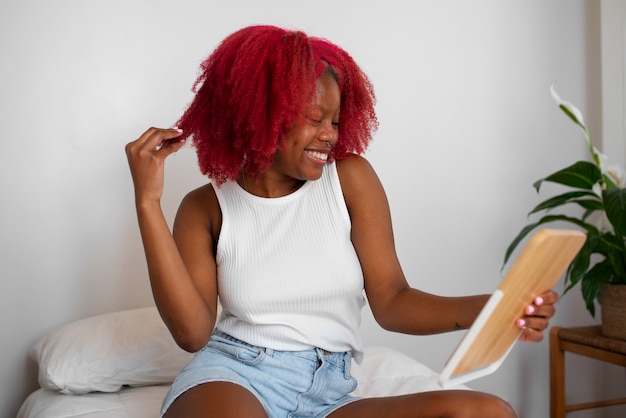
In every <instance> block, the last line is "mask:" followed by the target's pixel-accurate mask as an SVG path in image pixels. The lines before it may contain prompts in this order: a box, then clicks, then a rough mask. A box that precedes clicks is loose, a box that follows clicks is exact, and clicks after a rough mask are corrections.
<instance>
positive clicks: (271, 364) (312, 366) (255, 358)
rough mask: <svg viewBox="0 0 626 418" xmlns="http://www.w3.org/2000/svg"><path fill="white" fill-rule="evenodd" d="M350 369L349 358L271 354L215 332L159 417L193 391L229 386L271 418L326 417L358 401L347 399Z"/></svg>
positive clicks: (327, 354)
mask: <svg viewBox="0 0 626 418" xmlns="http://www.w3.org/2000/svg"><path fill="white" fill-rule="evenodd" d="M351 364H352V356H351V354H350V353H330V352H327V351H324V350H321V349H319V348H314V349H310V350H306V351H275V350H272V349H269V348H262V347H256V346H253V345H250V344H247V343H245V342H243V341H240V340H238V339H236V338H233V337H231V336H230V335H227V334H224V333H222V332H219V331H216V332H214V333H213V335H212V336H211V339H210V341H209V343H208V344H207V345H206V346H205V347H204V348H203V349H202V350H200V351H198V352H197V353H196V355H195V356H194V358H193V359H192V360H191V361H190V362H189V364H187V366H185V368H184V369H183V370H182V371H181V372H180V374H179V375H178V377H176V379H175V380H174V382H173V383H172V386H171V387H170V389H169V391H168V393H167V395H165V399H164V400H163V406H162V407H161V416H163V415H164V414H165V412H166V411H167V409H168V408H169V407H170V406H171V405H172V403H173V402H174V400H175V399H176V398H177V397H178V396H180V395H182V394H183V393H184V392H185V391H187V390H189V389H191V388H193V387H194V386H198V385H200V384H203V383H208V382H230V383H235V384H238V385H241V386H243V387H245V388H246V389H248V390H249V391H250V392H252V393H253V394H254V395H255V396H256V397H257V399H258V400H259V401H260V402H261V404H262V405H263V407H264V408H265V412H266V413H267V416H268V417H269V418H304V417H307V418H310V417H319V418H321V417H326V416H327V415H329V414H330V413H331V412H333V411H335V410H337V409H338V408H340V407H342V406H344V405H346V404H348V403H350V402H353V401H355V400H358V399H359V398H358V397H355V396H351V395H350V393H351V392H352V391H354V390H355V389H356V385H357V382H356V379H354V378H353V377H352V376H351V375H350V366H351ZM210 403H211V401H210V400H207V405H210Z"/></svg>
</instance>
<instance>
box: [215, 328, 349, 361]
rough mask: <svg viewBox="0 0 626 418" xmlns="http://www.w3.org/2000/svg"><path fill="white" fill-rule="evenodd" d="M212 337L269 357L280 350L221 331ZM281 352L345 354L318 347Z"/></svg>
mask: <svg viewBox="0 0 626 418" xmlns="http://www.w3.org/2000/svg"><path fill="white" fill-rule="evenodd" d="M212 335H214V336H216V337H220V338H223V339H225V340H229V341H232V342H234V343H237V344H242V345H245V346H247V347H250V348H256V349H259V350H263V351H264V352H265V353H266V354H268V355H270V356H271V355H272V354H273V353H274V352H276V351H281V350H275V349H273V348H270V347H259V346H256V345H254V344H250V343H247V342H245V341H242V340H240V339H239V338H236V337H233V336H232V335H230V334H227V333H225V332H223V331H218V330H214V331H213V334H212ZM281 352H283V353H299V354H304V353H311V354H315V355H324V356H332V355H333V354H345V353H335V352H332V351H328V350H324V349H323V348H319V347H313V348H310V349H308V350H300V351H281Z"/></svg>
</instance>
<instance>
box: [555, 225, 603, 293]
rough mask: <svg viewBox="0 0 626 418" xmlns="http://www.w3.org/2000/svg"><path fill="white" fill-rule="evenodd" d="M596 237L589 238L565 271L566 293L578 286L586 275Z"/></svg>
mask: <svg viewBox="0 0 626 418" xmlns="http://www.w3.org/2000/svg"><path fill="white" fill-rule="evenodd" d="M594 239H597V237H594V236H591V237H588V238H587V241H585V243H584V244H583V246H582V248H581V249H580V251H578V254H576V257H574V259H573V260H572V262H571V263H570V265H569V266H568V267H567V271H566V273H565V290H564V291H563V294H566V293H567V292H569V291H570V289H571V288H573V287H574V286H576V285H577V284H578V282H580V281H581V280H582V278H583V276H584V275H585V272H586V271H587V269H588V268H589V256H590V255H591V253H592V252H593V248H594V246H595V244H594V243H593V241H594Z"/></svg>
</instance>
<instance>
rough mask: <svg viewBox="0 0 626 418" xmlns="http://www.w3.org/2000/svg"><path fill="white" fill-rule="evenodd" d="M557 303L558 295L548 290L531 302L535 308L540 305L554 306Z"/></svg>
mask: <svg viewBox="0 0 626 418" xmlns="http://www.w3.org/2000/svg"><path fill="white" fill-rule="evenodd" d="M558 301H559V295H558V293H556V292H555V291H553V290H550V291H548V292H545V293H542V294H541V295H539V296H537V297H536V298H535V299H534V300H533V303H534V304H535V305H537V306H542V305H554V304H555V303H557V302H558Z"/></svg>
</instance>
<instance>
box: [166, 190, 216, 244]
mask: <svg viewBox="0 0 626 418" xmlns="http://www.w3.org/2000/svg"><path fill="white" fill-rule="evenodd" d="M214 187H215V186H214V185H213V184H211V183H207V184H205V185H203V186H200V187H198V188H196V189H194V190H192V191H190V192H189V193H187V195H186V196H185V197H184V198H183V200H182V202H181V204H180V207H179V209H178V213H177V215H176V218H177V220H179V221H189V222H193V223H200V224H204V225H205V226H207V227H208V229H209V230H210V231H211V233H212V235H214V237H216V236H217V234H218V233H219V229H220V227H221V222H222V212H221V210H220V205H219V202H218V200H217V195H216V194H215V189H214Z"/></svg>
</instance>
